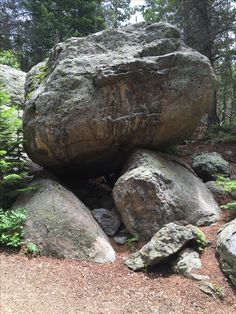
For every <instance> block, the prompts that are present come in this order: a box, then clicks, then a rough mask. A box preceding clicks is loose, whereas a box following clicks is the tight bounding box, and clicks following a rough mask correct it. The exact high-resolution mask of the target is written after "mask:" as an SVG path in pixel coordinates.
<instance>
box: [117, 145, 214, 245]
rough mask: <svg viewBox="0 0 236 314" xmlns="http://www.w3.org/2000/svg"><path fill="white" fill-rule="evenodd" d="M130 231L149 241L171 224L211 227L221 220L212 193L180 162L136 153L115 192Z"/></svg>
mask: <svg viewBox="0 0 236 314" xmlns="http://www.w3.org/2000/svg"><path fill="white" fill-rule="evenodd" d="M113 197H114V201H115V205H116V208H117V209H118V211H119V212H120V213H121V216H122V221H123V223H124V225H125V226H126V228H127V230H128V231H129V232H130V233H131V234H132V235H134V236H136V237H137V238H139V239H141V240H149V239H150V238H151V237H152V236H153V235H154V234H155V233H156V232H157V231H158V230H159V229H160V228H161V227H162V226H164V225H165V224H167V223H169V222H178V223H180V224H193V225H198V226H200V225H209V224H211V223H213V222H215V221H217V219H218V218H219V212H220V210H219V207H218V205H217V203H216V202H215V200H214V198H213V196H212V194H211V192H210V191H209V190H208V189H207V188H206V186H205V185H204V183H202V181H201V180H200V179H199V178H198V177H197V176H196V175H195V173H194V172H193V170H192V169H191V168H190V167H189V166H188V165H187V164H186V163H185V162H184V161H182V160H181V159H180V158H177V157H175V156H170V155H166V154H161V153H155V152H151V151H147V150H136V151H135V152H134V153H133V154H132V155H131V156H130V158H129V160H128V162H127V164H126V166H125V168H124V169H123V174H122V175H121V177H120V178H119V179H118V181H117V182H116V184H115V186H114V189H113Z"/></svg>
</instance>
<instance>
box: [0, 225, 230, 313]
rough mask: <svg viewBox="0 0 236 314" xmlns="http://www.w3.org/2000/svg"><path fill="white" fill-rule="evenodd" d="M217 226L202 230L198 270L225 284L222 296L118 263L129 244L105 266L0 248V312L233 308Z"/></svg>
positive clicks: (220, 310)
mask: <svg viewBox="0 0 236 314" xmlns="http://www.w3.org/2000/svg"><path fill="white" fill-rule="evenodd" d="M219 225H220V224H218V225H216V226H214V227H208V228H205V230H204V231H205V232H206V233H207V235H208V239H210V240H211V241H212V242H211V245H210V246H209V247H208V248H207V249H206V251H205V252H204V253H203V256H202V261H203V265H204V271H203V272H202V273H203V274H206V275H209V276H210V277H211V282H213V283H214V284H216V285H217V286H218V287H220V288H223V289H224V293H225V298H224V299H223V300H219V299H214V298H212V297H210V296H208V295H206V294H204V293H203V292H201V291H200V290H199V288H198V286H197V285H198V283H197V282H195V281H192V280H189V279H186V278H183V277H180V276H177V275H172V274H169V275H168V274H166V275H161V274H160V273H158V272H156V273H134V272H132V271H130V270H128V269H127V268H126V267H125V266H124V265H123V263H122V257H124V256H126V255H128V254H129V250H128V249H127V248H117V247H116V249H117V250H118V251H119V252H118V258H117V261H116V262H115V263H113V264H109V265H99V264H94V263H87V262H81V261H70V260H56V259H52V258H45V257H39V258H33V259H28V258H27V257H26V256H23V255H21V254H20V253H18V254H12V253H11V254H10V253H6V252H1V253H0V268H1V273H0V279H1V282H0V289H1V290H0V306H1V307H0V309H1V310H0V313H1V314H8V313H10V314H18V313H27V314H28V313H33V314H36V313H37V314H44V313H45V314H61V313H63V314H75V313H85V314H87V313H91V314H92V313H93V314H98V313H101V314H103V313H112V314H121V313H124V314H127V313H149V314H151V313H155V314H158V313H160V314H172V313H181V314H182V313H186V314H187V313H196V314H198V313H211V314H213V313H214V314H217V313H219V314H220V313H224V314H233V313H236V295H235V293H234V291H233V289H232V288H231V286H230V285H229V283H228V281H227V279H226V278H225V277H224V276H223V275H222V273H221V271H220V269H219V267H218V263H217V261H216V259H215V254H214V247H215V242H214V237H215V234H216V231H217V230H218V228H219Z"/></svg>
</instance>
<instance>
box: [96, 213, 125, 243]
mask: <svg viewBox="0 0 236 314" xmlns="http://www.w3.org/2000/svg"><path fill="white" fill-rule="evenodd" d="M92 214H93V216H94V218H95V219H96V220H97V222H98V223H99V225H100V226H101V228H102V230H103V231H104V232H105V233H106V234H107V235H108V236H111V237H112V236H114V235H115V234H116V232H117V230H118V228H119V227H120V225H121V218H120V215H119V213H117V211H116V209H115V208H113V209H112V210H107V209H105V208H96V209H94V210H92Z"/></svg>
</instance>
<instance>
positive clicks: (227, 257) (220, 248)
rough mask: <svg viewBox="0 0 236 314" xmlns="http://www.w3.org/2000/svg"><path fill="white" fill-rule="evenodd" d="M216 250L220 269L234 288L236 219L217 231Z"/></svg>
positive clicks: (235, 275) (235, 280)
mask: <svg viewBox="0 0 236 314" xmlns="http://www.w3.org/2000/svg"><path fill="white" fill-rule="evenodd" d="M216 249H217V253H218V256H219V262H220V266H221V269H222V270H223V272H225V273H226V274H227V275H228V276H229V278H230V280H231V282H232V283H233V285H234V286H235V287H236V219H234V220H232V221H231V222H230V223H228V224H226V225H225V226H223V228H222V229H221V230H220V231H219V233H218V237H217V247H216Z"/></svg>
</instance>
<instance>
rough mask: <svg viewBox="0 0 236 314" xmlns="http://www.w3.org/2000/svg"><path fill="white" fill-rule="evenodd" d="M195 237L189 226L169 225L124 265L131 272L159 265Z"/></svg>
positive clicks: (192, 229)
mask: <svg viewBox="0 0 236 314" xmlns="http://www.w3.org/2000/svg"><path fill="white" fill-rule="evenodd" d="M195 236H196V233H195V230H194V228H192V227H191V226H180V225H177V224H175V223H169V224H167V225H165V226H164V227H163V228H162V229H160V230H159V231H158V232H157V233H156V234H155V235H154V236H153V237H152V239H151V240H150V241H149V242H148V243H147V244H146V245H144V246H143V247H142V248H141V250H139V251H138V252H136V253H134V254H132V255H130V256H129V257H128V258H127V259H126V260H125V265H126V266H128V267H129V268H130V269H132V270H140V269H143V268H145V267H147V266H152V265H156V264H158V263H160V262H161V261H163V260H164V259H166V258H167V257H170V256H172V255H173V254H175V253H176V252H178V251H179V250H180V249H181V248H182V247H184V246H185V245H186V244H187V243H188V242H189V241H191V240H194V239H195Z"/></svg>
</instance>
